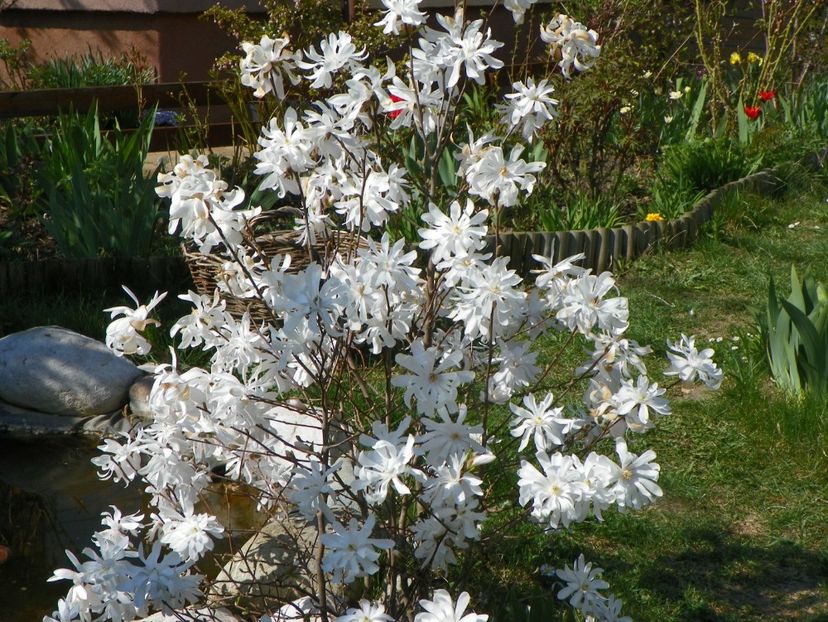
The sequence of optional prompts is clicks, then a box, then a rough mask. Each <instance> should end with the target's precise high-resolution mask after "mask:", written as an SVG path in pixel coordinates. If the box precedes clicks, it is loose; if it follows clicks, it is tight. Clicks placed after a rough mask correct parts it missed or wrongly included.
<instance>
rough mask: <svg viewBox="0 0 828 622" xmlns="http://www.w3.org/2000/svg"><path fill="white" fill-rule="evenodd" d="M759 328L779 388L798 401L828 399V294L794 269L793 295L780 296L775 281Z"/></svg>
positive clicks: (819, 285) (820, 284) (821, 285)
mask: <svg viewBox="0 0 828 622" xmlns="http://www.w3.org/2000/svg"><path fill="white" fill-rule="evenodd" d="M758 320H759V327H760V330H761V334H762V338H763V341H764V343H765V348H766V353H767V359H768V363H769V365H770V369H771V373H772V374H773V377H774V379H775V380H776V382H777V384H778V385H779V386H780V387H781V388H782V389H783V390H784V391H785V392H786V393H788V394H789V395H792V396H794V397H797V398H801V397H803V396H804V395H805V394H806V393H810V394H813V395H817V396H821V397H824V396H828V290H826V288H825V286H824V285H823V284H822V283H817V282H816V280H815V279H814V278H813V277H812V276H810V275H806V276H805V277H804V278H803V279H800V278H799V275H798V274H797V272H796V268H794V267H793V266H792V267H791V293H790V295H789V296H788V297H787V298H782V297H781V296H779V295H778V294H777V291H776V285H775V284H774V281H773V278H771V280H770V286H769V287H768V303H767V307H766V309H765V310H764V311H763V312H762V313H760V314H759V316H758Z"/></svg>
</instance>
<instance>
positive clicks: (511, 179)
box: [466, 145, 546, 207]
mask: <svg viewBox="0 0 828 622" xmlns="http://www.w3.org/2000/svg"><path fill="white" fill-rule="evenodd" d="M521 153H523V145H516V146H515V147H514V148H513V149H512V151H511V153H510V154H509V159H508V160H507V159H506V157H505V156H504V155H503V150H502V149H501V148H500V147H490V148H488V149H486V150H485V151H484V153H483V155H482V157H481V158H480V159H479V160H478V161H477V162H475V163H474V164H472V165H471V166H469V167H468V169H467V170H466V181H468V182H469V192H470V193H471V194H473V195H477V196H479V197H482V198H484V199H486V200H487V201H488V202H489V203H490V204H491V205H497V206H500V207H512V206H514V205H517V203H518V200H519V199H521V198H526V197H527V196H529V195H530V194H532V190H534V188H535V176H534V175H533V173H537V172H539V171H542V170H543V169H544V168H545V167H546V164H544V163H543V162H528V163H527V162H526V161H524V160H522V159H521V158H520V155H521Z"/></svg>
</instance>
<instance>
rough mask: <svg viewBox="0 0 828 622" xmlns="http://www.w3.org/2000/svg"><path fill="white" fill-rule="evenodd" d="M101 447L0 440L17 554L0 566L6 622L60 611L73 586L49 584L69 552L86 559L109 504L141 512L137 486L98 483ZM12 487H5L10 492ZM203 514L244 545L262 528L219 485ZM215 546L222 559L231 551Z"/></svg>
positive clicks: (1, 621)
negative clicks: (253, 530)
mask: <svg viewBox="0 0 828 622" xmlns="http://www.w3.org/2000/svg"><path fill="white" fill-rule="evenodd" d="M99 443H100V441H98V440H95V439H90V438H83V437H72V436H39V437H33V438H14V437H3V436H0V544H5V545H8V546H10V548H11V550H12V555H11V557H9V559H8V560H7V561H6V562H5V563H0V622H29V621H32V622H40V620H42V618H43V616H44V615H49V614H51V612H52V611H53V610H54V609H55V606H56V604H57V600H58V599H59V598H61V597H62V596H64V595H65V594H66V590H67V589H68V588H69V583H68V582H66V581H56V582H52V583H47V581H46V580H47V579H48V578H49V577H50V576H51V575H52V572H53V571H54V569H55V568H68V567H71V562H70V561H69V559H68V558H67V557H66V553H65V549H70V550H71V551H72V552H73V553H74V554H75V555H77V556H78V558H80V559H81V560H83V557H82V556H81V551H82V550H83V549H84V547H87V546H90V538H91V536H92V534H93V533H94V532H95V531H97V530H98V529H100V528H101V512H103V511H105V510H109V506H110V505H116V506H118V507H119V508H120V509H121V510H122V511H123V512H124V513H132V512H135V511H139V510H141V511H143V512H144V513H145V514H146V504H145V503H143V501H144V499H143V495H142V494H141V493H140V490H139V489H138V488H137V487H136V486H130V487H125V486H123V484H120V485H117V484H113V483H112V482H111V481H101V480H99V479H98V477H97V474H96V471H95V467H94V465H92V464H91V462H90V460H91V459H92V458H93V457H95V456H97V455H99V452H98V450H97V448H96V446H97V445H98V444H99ZM5 485H7V486H5ZM200 511H210V512H211V513H214V514H216V515H217V516H218V517H219V520H221V522H222V523H223V524H224V525H225V526H229V527H230V529H231V530H232V531H231V532H230V533H234V534H235V536H236V537H237V538H238V540H236V541H235V542H233V547H238V546H240V545H241V544H242V543H243V542H244V540H246V539H247V537H248V536H249V535H250V533H251V531H250V529H251V528H252V527H254V526H258V525H257V521H259V520H260V519H259V517H258V516H257V515H256V513H255V506H254V504H253V503H252V502H251V501H250V499H249V498H247V497H246V496H243V495H240V494H238V493H237V492H235V491H233V490H232V489H231V488H229V487H227V486H216V487H215V490H212V491H211V493H210V495H209V496H208V498H207V500H206V505H205V507H203V508H201V509H200ZM230 545H231V542H230V539H229V538H225V539H224V540H221V541H219V542H217V543H216V549H215V551H216V553H218V554H221V553H223V552H226V551H227V550H228V549H230ZM199 566H200V567H199V570H200V572H202V573H204V574H206V575H208V576H214V575H215V573H216V572H217V571H218V565H217V564H216V562H214V561H212V560H202V562H200V564H199Z"/></svg>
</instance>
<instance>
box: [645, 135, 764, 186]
mask: <svg viewBox="0 0 828 622" xmlns="http://www.w3.org/2000/svg"><path fill="white" fill-rule="evenodd" d="M761 164H762V161H761V156H756V157H753V158H751V157H749V156H748V155H747V154H746V153H745V151H744V150H743V149H742V148H741V147H740V146H739V145H737V144H734V143H733V142H732V141H729V140H727V139H708V140H703V141H691V142H686V143H679V144H676V145H672V146H671V147H669V148H667V149H665V152H664V157H663V159H662V161H661V166H660V168H659V172H660V175H661V176H662V178H663V179H664V180H665V181H667V182H669V183H672V184H674V185H675V186H678V187H684V188H687V189H688V190H689V191H690V192H709V191H711V190H715V189H716V188H719V187H721V186H723V185H724V184H726V183H728V182H731V181H735V180H737V179H741V178H742V177H745V176H747V175H750V174H751V173H754V172H756V170H758V168H759V167H760V166H761Z"/></svg>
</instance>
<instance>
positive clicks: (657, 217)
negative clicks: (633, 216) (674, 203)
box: [644, 212, 664, 222]
mask: <svg viewBox="0 0 828 622" xmlns="http://www.w3.org/2000/svg"><path fill="white" fill-rule="evenodd" d="M644 220H646V221H647V222H661V221H662V220H664V216H662V215H661V214H659V213H658V212H650V213H649V214H647V217H646V218H645V219H644Z"/></svg>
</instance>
